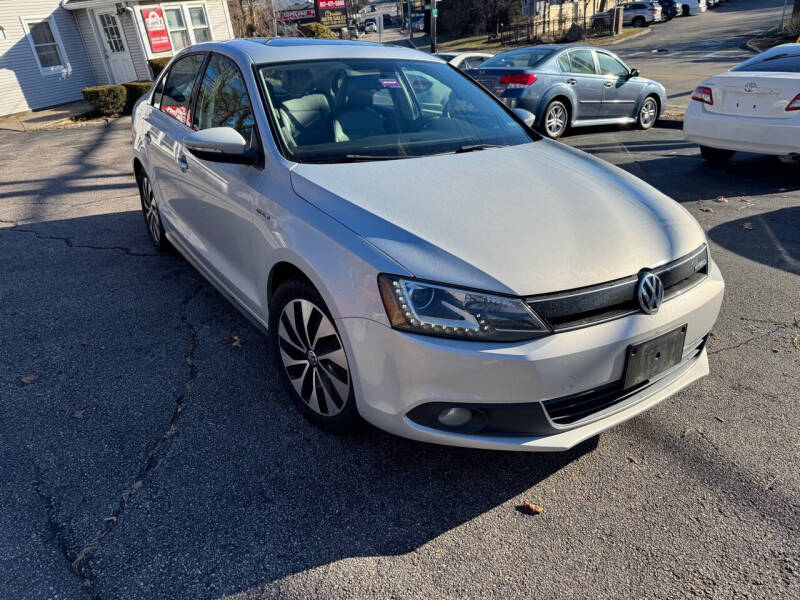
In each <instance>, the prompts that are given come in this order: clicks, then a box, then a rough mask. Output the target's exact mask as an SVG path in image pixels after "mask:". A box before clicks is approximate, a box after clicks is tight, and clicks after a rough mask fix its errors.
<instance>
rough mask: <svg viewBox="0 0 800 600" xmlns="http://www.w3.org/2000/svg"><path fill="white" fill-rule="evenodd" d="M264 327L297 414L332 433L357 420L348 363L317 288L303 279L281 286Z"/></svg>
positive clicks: (355, 425)
mask: <svg viewBox="0 0 800 600" xmlns="http://www.w3.org/2000/svg"><path fill="white" fill-rule="evenodd" d="M269 329H270V340H271V345H272V352H273V356H274V358H275V363H276V367H277V369H278V371H279V372H280V374H281V379H282V380H283V382H284V384H285V385H286V389H287V391H288V392H289V394H290V395H291V396H292V399H293V400H294V403H295V405H296V406H297V408H298V409H299V410H300V412H301V413H303V415H305V417H306V418H307V419H308V420H309V421H311V422H312V423H314V424H315V425H317V426H319V427H321V428H323V429H326V430H327V431H330V432H332V433H344V432H347V431H351V430H353V429H355V428H356V427H357V425H358V424H359V422H360V418H359V415H358V410H357V408H356V402H355V394H354V390H353V381H352V378H351V376H350V366H349V362H348V359H347V355H346V353H345V349H344V345H343V344H342V340H341V338H340V337H339V332H338V331H337V330H336V325H335V324H334V322H333V318H332V317H331V315H330V313H329V312H328V309H327V307H326V306H325V303H324V302H323V300H322V297H321V296H320V295H319V292H317V290H316V289H314V287H313V286H312V285H311V284H310V283H308V282H306V281H302V280H290V281H288V282H286V283H283V284H281V285H280V287H279V288H278V290H277V291H276V292H275V296H274V297H273V300H272V303H271V308H270V322H269Z"/></svg>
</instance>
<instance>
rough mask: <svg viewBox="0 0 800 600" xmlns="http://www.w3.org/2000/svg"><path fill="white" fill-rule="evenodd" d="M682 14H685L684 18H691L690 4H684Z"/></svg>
mask: <svg viewBox="0 0 800 600" xmlns="http://www.w3.org/2000/svg"><path fill="white" fill-rule="evenodd" d="M681 12H682V13H683V16H684V17H688V16H689V5H688V4H684V5H683V6H682V7H681Z"/></svg>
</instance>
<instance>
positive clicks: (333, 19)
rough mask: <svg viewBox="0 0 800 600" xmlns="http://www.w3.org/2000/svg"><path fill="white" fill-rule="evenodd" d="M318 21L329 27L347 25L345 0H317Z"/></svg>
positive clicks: (336, 27)
mask: <svg viewBox="0 0 800 600" xmlns="http://www.w3.org/2000/svg"><path fill="white" fill-rule="evenodd" d="M317 13H318V15H319V22H320V23H322V24H323V25H325V26H327V27H330V28H331V29H340V28H342V27H347V6H346V4H345V0H317Z"/></svg>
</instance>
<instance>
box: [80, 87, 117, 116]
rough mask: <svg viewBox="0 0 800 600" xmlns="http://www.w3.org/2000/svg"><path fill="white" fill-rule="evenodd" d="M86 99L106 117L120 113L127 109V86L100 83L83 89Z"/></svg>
mask: <svg viewBox="0 0 800 600" xmlns="http://www.w3.org/2000/svg"><path fill="white" fill-rule="evenodd" d="M81 93H82V94H83V97H84V99H85V100H86V101H87V102H88V103H89V104H91V105H92V108H94V110H95V111H96V112H97V113H98V114H101V115H103V116H106V117H110V116H113V115H118V114H120V113H122V111H123V110H125V96H126V94H125V88H124V87H122V86H121V85H98V86H96V87H87V88H83V89H82V90H81Z"/></svg>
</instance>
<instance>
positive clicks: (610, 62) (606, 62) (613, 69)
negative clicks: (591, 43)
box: [597, 52, 629, 77]
mask: <svg viewBox="0 0 800 600" xmlns="http://www.w3.org/2000/svg"><path fill="white" fill-rule="evenodd" d="M597 64H598V66H599V67H600V74H601V75H613V76H615V77H626V76H627V75H628V73H629V71H628V67H626V66H625V65H623V64H622V63H621V62H619V61H618V60H617V59H616V58H614V57H613V56H610V55H608V54H604V53H603V52H598V53H597Z"/></svg>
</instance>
